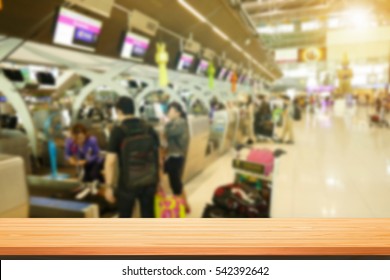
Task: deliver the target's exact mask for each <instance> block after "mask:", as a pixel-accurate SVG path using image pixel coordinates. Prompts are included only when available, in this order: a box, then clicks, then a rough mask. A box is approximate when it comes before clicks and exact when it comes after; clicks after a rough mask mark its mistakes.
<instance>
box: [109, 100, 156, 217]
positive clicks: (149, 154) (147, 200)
mask: <svg viewBox="0 0 390 280" xmlns="http://www.w3.org/2000/svg"><path fill="white" fill-rule="evenodd" d="M115 108H116V114H117V117H118V120H119V121H120V125H118V126H116V127H114V128H113V130H112V132H111V135H110V140H109V147H108V153H107V155H106V161H105V168H104V175H105V181H106V191H105V196H106V199H107V200H108V201H109V202H111V203H115V202H117V207H118V211H119V217H120V218H131V217H132V215H133V208H134V205H135V202H136V200H138V201H139V202H140V206H141V217H142V218H154V197H155V194H156V192H157V187H158V185H159V180H160V178H159V175H160V172H159V166H160V162H159V147H160V141H159V138H158V134H157V133H156V131H155V130H154V128H153V127H152V126H150V125H149V124H147V123H146V122H145V121H144V120H142V119H139V118H137V117H135V116H134V110H135V108H134V102H133V100H132V99H131V98H129V97H121V98H120V99H119V100H118V102H117V103H116V105H115ZM117 166H118V167H119V170H118V171H119V180H118V186H117V188H116V189H115V192H114V191H113V190H114V187H115V182H114V181H115V174H116V172H115V171H116V167H117Z"/></svg>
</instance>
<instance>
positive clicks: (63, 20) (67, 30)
mask: <svg viewBox="0 0 390 280" xmlns="http://www.w3.org/2000/svg"><path fill="white" fill-rule="evenodd" d="M101 29H102V22H101V21H99V20H96V19H93V18H90V17H87V16H85V15H83V14H80V13H77V12H74V11H72V10H69V9H67V8H63V7H62V8H60V10H59V13H58V18H57V23H56V27H55V31H54V39H53V42H54V43H55V44H58V45H63V46H67V47H72V48H77V49H81V50H86V51H94V50H95V49H96V46H97V42H98V39H99V35H100V32H101Z"/></svg>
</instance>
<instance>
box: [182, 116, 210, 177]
mask: <svg viewBox="0 0 390 280" xmlns="http://www.w3.org/2000/svg"><path fill="white" fill-rule="evenodd" d="M187 119H188V129H189V145H188V151H187V157H186V163H185V167H184V177H183V181H184V182H188V181H189V180H190V179H192V178H193V177H194V176H195V175H197V174H198V173H199V172H201V171H202V169H203V168H204V164H205V162H206V157H205V151H206V149H207V144H208V141H209V138H210V120H209V117H208V116H207V115H189V116H188V118H187Z"/></svg>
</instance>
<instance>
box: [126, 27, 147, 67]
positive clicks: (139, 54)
mask: <svg viewBox="0 0 390 280" xmlns="http://www.w3.org/2000/svg"><path fill="white" fill-rule="evenodd" d="M149 46H150V39H149V38H147V37H143V36H141V35H138V34H134V33H131V32H128V33H127V34H126V36H125V38H124V41H123V45H122V51H121V57H122V58H125V59H132V60H140V61H142V60H143V58H144V57H145V55H146V52H147V51H148V49H149Z"/></svg>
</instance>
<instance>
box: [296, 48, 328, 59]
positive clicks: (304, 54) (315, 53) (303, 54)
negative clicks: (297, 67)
mask: <svg viewBox="0 0 390 280" xmlns="http://www.w3.org/2000/svg"><path fill="white" fill-rule="evenodd" d="M326 59H327V52H326V48H317V47H313V48H305V49H299V50H298V61H299V62H320V61H326Z"/></svg>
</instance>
